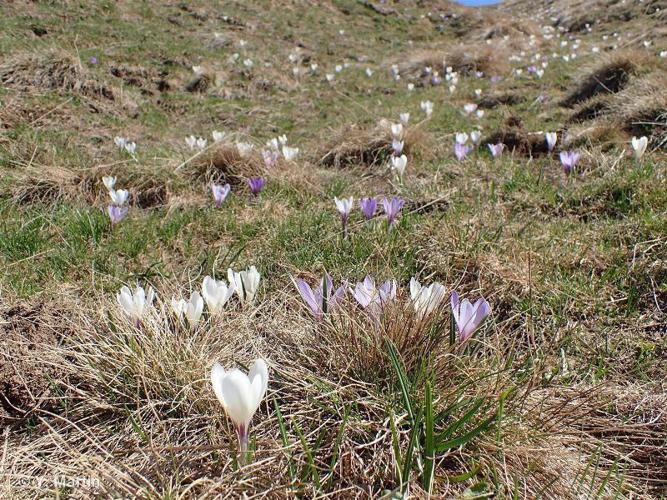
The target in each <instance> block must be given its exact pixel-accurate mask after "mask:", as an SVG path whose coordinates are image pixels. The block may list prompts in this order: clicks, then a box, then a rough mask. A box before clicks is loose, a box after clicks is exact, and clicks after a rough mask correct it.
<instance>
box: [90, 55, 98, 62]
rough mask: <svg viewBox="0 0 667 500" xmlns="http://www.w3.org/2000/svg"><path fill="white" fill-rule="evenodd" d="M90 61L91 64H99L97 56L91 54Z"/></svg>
mask: <svg viewBox="0 0 667 500" xmlns="http://www.w3.org/2000/svg"><path fill="white" fill-rule="evenodd" d="M89 61H90V64H97V57H95V56H91V57H90V59H89Z"/></svg>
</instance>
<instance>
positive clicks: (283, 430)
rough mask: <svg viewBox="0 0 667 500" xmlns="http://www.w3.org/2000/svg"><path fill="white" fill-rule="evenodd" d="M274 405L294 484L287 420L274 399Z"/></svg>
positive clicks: (294, 477)
mask: <svg viewBox="0 0 667 500" xmlns="http://www.w3.org/2000/svg"><path fill="white" fill-rule="evenodd" d="M273 404H274V406H275V407H276V417H277V418H278V427H279V428H280V438H281V440H282V442H283V448H285V454H287V472H288V473H289V477H290V480H291V482H292V483H293V482H294V481H295V480H296V472H295V471H294V458H293V457H292V453H291V452H289V451H288V448H289V439H288V438H287V428H286V427H285V419H284V418H283V414H282V413H281V411H280V407H279V406H278V400H277V399H275V398H274V399H273Z"/></svg>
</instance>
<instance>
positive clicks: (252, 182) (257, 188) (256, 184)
mask: <svg viewBox="0 0 667 500" xmlns="http://www.w3.org/2000/svg"><path fill="white" fill-rule="evenodd" d="M265 184H266V180H264V178H263V177H251V178H250V179H248V186H250V192H251V193H252V194H253V195H254V196H259V193H260V192H261V191H262V189H264V185H265Z"/></svg>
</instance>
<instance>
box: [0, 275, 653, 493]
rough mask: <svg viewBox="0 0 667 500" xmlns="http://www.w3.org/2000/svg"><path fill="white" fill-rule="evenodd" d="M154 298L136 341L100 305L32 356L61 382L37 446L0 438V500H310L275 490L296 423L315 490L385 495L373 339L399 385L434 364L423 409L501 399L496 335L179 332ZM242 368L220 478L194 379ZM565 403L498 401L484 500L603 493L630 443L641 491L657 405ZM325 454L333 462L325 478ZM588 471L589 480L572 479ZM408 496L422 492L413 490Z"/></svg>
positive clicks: (227, 318)
mask: <svg viewBox="0 0 667 500" xmlns="http://www.w3.org/2000/svg"><path fill="white" fill-rule="evenodd" d="M170 290H173V293H177V291H176V287H173V286H170V285H169V284H167V283H163V284H162V286H161V287H160V291H161V293H163V294H164V295H163V296H162V299H161V300H160V299H158V300H159V301H158V303H157V309H156V310H155V312H154V313H152V314H151V316H150V317H149V318H147V319H145V320H144V322H143V325H142V326H140V327H139V328H135V327H133V326H131V325H130V324H129V322H128V321H127V319H126V318H125V317H124V316H123V315H122V314H120V313H119V312H118V310H117V307H116V305H115V301H113V300H112V299H105V298H101V304H98V305H94V304H90V306H86V307H85V308H84V309H81V308H79V310H78V311H77V312H75V311H71V314H69V317H68V319H65V317H64V316H63V317H62V318H60V322H61V326H62V327H65V328H64V329H63V330H62V331H63V332H64V334H63V339H62V345H61V346H60V347H58V348H56V349H54V350H50V351H41V350H40V351H35V353H34V361H35V363H36V364H37V365H40V364H43V363H48V364H49V365H51V366H55V365H57V366H58V367H59V370H60V371H61V372H62V374H61V376H60V378H59V381H58V383H57V385H56V386H55V387H57V389H56V390H52V391H51V392H50V393H48V394H47V395H46V398H45V399H44V400H42V401H40V404H38V405H37V406H36V408H34V409H33V413H32V418H33V420H34V425H35V426H37V428H38V429H40V435H39V436H38V437H36V438H35V437H30V436H29V435H28V434H24V433H23V432H22V431H21V428H20V427H18V428H16V429H15V431H16V432H14V433H12V435H11V437H10V438H9V439H10V445H9V447H8V448H6V458H5V464H6V465H5V477H6V478H7V481H5V482H3V484H2V488H3V492H4V493H3V494H5V495H10V496H13V495H15V494H17V493H18V492H19V491H22V492H32V493H35V494H44V493H45V492H47V491H49V490H51V491H52V488H51V485H50V484H42V485H38V483H37V482H33V483H30V484H29V485H28V487H26V486H25V485H24V484H23V483H20V478H21V477H33V478H36V477H40V476H44V477H53V476H57V475H63V476H68V477H88V478H92V480H93V481H94V482H92V483H91V484H90V485H88V486H86V485H84V486H83V488H82V489H80V490H78V491H81V492H82V493H88V494H102V493H105V494H114V495H129V496H136V495H142V494H154V495H164V494H167V493H168V492H170V491H172V488H176V484H175V483H174V482H173V478H174V477H178V478H179V482H180V484H183V481H185V482H186V483H188V484H189V486H188V487H187V488H186V490H183V489H178V491H179V492H181V493H183V492H184V491H187V492H188V493H189V494H192V495H195V496H202V495H204V496H205V495H213V494H221V495H238V494H241V492H243V491H245V492H247V491H248V490H250V491H258V492H261V491H264V492H269V491H271V492H273V493H274V494H276V495H281V496H282V495H288V494H290V492H294V491H301V492H302V493H303V494H307V495H311V494H314V493H315V491H314V490H312V489H311V488H312V485H311V486H308V485H302V486H297V485H290V480H289V475H288V474H287V468H288V464H289V463H291V464H292V466H293V467H296V468H297V470H303V469H304V468H306V467H307V465H306V461H307V456H306V454H304V451H303V448H302V446H301V444H300V441H299V439H298V437H297V433H296V432H295V429H296V426H297V425H298V427H299V428H300V429H301V431H302V432H303V433H304V435H305V436H306V439H307V440H308V441H309V442H310V443H311V444H312V443H314V442H315V441H316V440H317V442H318V443H319V445H318V446H317V448H316V449H315V450H314V451H313V453H314V456H315V460H316V462H315V463H316V464H317V467H318V469H320V474H321V480H322V482H325V481H327V482H329V481H331V483H330V487H331V491H333V492H336V493H337V494H340V495H347V494H368V495H371V496H375V495H378V494H380V493H381V492H382V491H383V490H384V489H387V488H389V489H391V488H394V487H396V484H395V479H394V478H395V476H394V471H393V467H394V465H393V463H394V457H393V456H392V451H391V450H392V436H391V432H390V431H389V426H388V423H387V418H388V409H389V406H388V405H389V404H391V405H392V406H393V407H394V408H396V407H395V406H394V405H395V402H394V403H391V402H392V401H393V397H392V396H390V393H391V391H392V386H393V382H392V380H393V376H388V375H390V371H391V368H390V367H391V365H390V363H389V361H388V359H387V357H386V350H385V349H383V347H382V344H383V342H384V341H385V340H386V339H391V340H393V341H394V342H395V343H396V345H397V349H398V351H399V353H400V355H401V358H402V360H403V362H404V363H405V366H406V368H407V369H408V370H409V371H414V370H416V369H418V368H419V365H420V363H421V362H422V361H423V360H424V357H428V358H431V359H432V360H433V361H434V366H435V367H436V368H435V373H434V375H435V378H434V380H435V385H436V394H437V399H436V401H437V403H436V404H437V405H438V407H439V408H442V407H444V406H445V405H447V404H451V402H452V398H474V397H482V398H484V399H485V400H486V401H487V405H489V410H488V411H490V409H491V408H493V407H494V406H495V403H494V400H495V397H494V396H491V395H494V394H495V395H498V394H500V393H501V392H502V391H504V390H506V389H508V388H510V387H512V385H513V383H512V380H513V379H514V377H515V376H516V373H515V370H514V369H510V368H509V367H508V366H506V365H505V362H504V361H503V359H505V357H504V353H506V352H507V350H508V345H507V343H508V340H509V342H510V343H513V342H512V341H511V340H510V339H509V338H508V337H507V336H506V333H507V332H506V333H505V334H503V335H502V336H501V335H496V334H493V333H492V332H488V333H487V334H486V335H484V336H482V337H480V338H479V340H478V341H477V340H476V341H473V342H472V343H471V344H470V346H469V352H464V351H463V350H462V349H461V348H460V347H449V346H448V342H447V341H445V342H442V341H441V340H444V339H447V338H448V334H447V333H444V336H443V337H441V340H438V338H439V337H438V335H443V333H442V331H443V329H444V331H445V332H446V331H447V330H446V328H444V323H443V322H442V319H438V318H430V319H429V320H428V321H427V320H422V319H419V318H416V317H415V316H414V314H413V313H412V312H411V309H409V308H406V309H401V308H400V307H399V308H397V309H394V310H393V311H390V312H389V316H388V317H387V319H386V321H385V322H383V323H382V326H380V327H379V329H377V328H376V327H374V326H373V325H371V324H369V323H368V320H367V319H365V318H364V316H363V315H362V314H357V313H354V312H352V311H353V310H352V309H350V310H349V311H348V312H343V313H342V314H343V316H341V317H339V318H338V319H333V320H332V322H330V323H329V322H326V323H323V324H317V323H316V322H314V321H310V320H305V318H304V317H300V315H297V314H295V312H294V307H295V304H293V303H292V300H293V299H290V302H288V303H287V304H273V305H270V304H263V305H262V306H261V307H258V308H253V307H249V308H243V309H239V308H238V306H235V305H233V304H231V305H230V310H229V311H227V312H225V313H224V314H223V316H222V317H220V318H217V319H210V318H209V319H205V320H204V322H203V323H202V324H201V325H200V326H199V327H198V328H197V329H196V330H194V331H192V330H190V329H189V328H188V327H186V326H185V325H182V324H178V323H176V322H175V320H174V319H173V316H172V314H171V312H170V310H169V305H168V303H167V302H168V297H169V295H170ZM100 306H101V307H100ZM89 307H90V308H99V311H98V312H97V313H93V311H92V309H90V308H89ZM267 307H268V308H270V310H267ZM298 307H299V308H300V306H298ZM304 314H306V313H305V312H304ZM345 318H346V319H345ZM341 321H342V322H341ZM437 325H439V326H437ZM54 326H55V325H54ZM374 328H376V329H375V330H374ZM491 329H492V330H493V328H491ZM437 332H441V333H440V334H438V333H437ZM373 335H378V337H376V338H375V339H373ZM14 355H15V354H14V353H11V352H10V353H5V356H9V357H10V358H11V357H12V356H14ZM257 356H264V357H266V358H268V360H269V364H270V380H271V381H270V384H269V394H268V397H267V399H266V401H265V402H264V403H262V405H261V407H260V410H259V412H258V414H257V415H256V417H255V419H254V421H253V427H252V433H253V436H254V440H255V443H256V446H257V451H256V454H255V459H254V461H253V462H252V463H251V464H250V465H248V466H246V467H244V468H243V469H241V470H235V467H234V449H235V444H234V443H235V439H234V431H233V429H232V428H231V426H230V424H229V422H228V420H227V419H226V418H225V417H224V413H223V410H222V408H221V407H220V405H219V403H218V402H217V401H216V400H215V398H214V396H213V394H212V390H211V389H210V387H209V382H208V370H210V367H211V365H212V363H213V362H214V361H220V362H222V363H223V364H224V365H225V366H234V365H237V364H238V365H241V366H245V365H247V364H248V363H249V362H250V361H251V360H252V359H253V358H255V357H257ZM519 364H520V363H519ZM567 391H570V392H564V390H559V391H558V394H560V396H559V397H555V394H556V393H555V392H549V394H548V396H547V392H546V391H545V390H544V389H539V384H533V383H528V384H524V385H523V387H522V389H520V390H518V391H517V392H515V393H513V395H512V396H511V397H510V398H509V399H507V400H506V405H505V411H504V418H503V420H502V425H501V427H499V428H498V429H496V430H494V432H492V433H491V434H489V435H488V436H486V437H484V438H483V439H481V440H479V441H478V442H477V444H476V446H475V447H476V452H475V455H476V456H481V457H484V458H482V459H481V461H480V462H479V466H480V467H481V469H482V470H485V471H487V472H489V473H490V474H491V473H492V472H491V471H496V472H498V473H500V477H501V478H503V479H501V480H500V483H499V487H500V488H501V489H503V490H504V491H505V492H508V491H513V488H514V487H515V483H514V481H516V480H518V481H520V484H521V488H522V489H525V491H537V490H539V489H540V488H541V487H544V486H545V485H546V484H549V488H548V491H549V492H550V493H551V494H553V495H555V496H559V497H570V495H571V491H572V489H573V488H574V487H576V486H577V481H576V479H573V474H576V471H578V472H579V473H580V474H583V476H582V477H584V478H585V480H582V485H581V486H580V488H583V491H593V490H600V491H604V492H609V493H610V494H611V493H612V492H614V491H615V488H617V487H618V484H619V480H620V478H619V477H618V476H617V475H614V473H613V472H609V471H610V470H612V469H613V464H614V463H615V462H616V461H618V460H619V459H620V458H621V456H622V454H623V453H626V452H627V451H628V447H630V446H635V447H636V446H638V445H637V443H639V441H637V440H640V442H641V446H640V448H635V452H634V455H633V456H632V460H631V463H632V466H633V469H632V470H633V474H636V475H637V476H638V477H644V476H640V474H642V473H645V472H646V468H647V467H648V466H649V465H651V466H653V465H654V464H655V463H656V462H655V461H656V460H659V459H660V458H659V457H660V453H661V451H660V448H659V447H658V443H659V440H660V439H664V429H662V430H661V428H660V425H659V422H661V420H660V418H662V419H664V415H662V416H660V415H661V414H660V411H661V410H660V404H659V400H655V401H654V402H650V401H644V402H643V403H642V404H643V407H645V408H647V409H646V410H641V411H640V412H638V411H635V410H632V409H631V408H634V407H639V406H641V405H639V403H638V404H637V405H633V403H631V399H630V398H625V400H624V401H625V402H624V403H623V404H622V405H621V406H623V408H626V410H623V409H621V408H620V406H619V407H618V408H619V410H618V413H616V412H611V413H608V414H604V413H599V410H596V409H598V408H600V407H601V404H600V403H599V401H598V399H597V398H599V395H597V394H594V393H589V392H588V391H585V390H584V391H578V392H576V394H575V393H573V392H572V391H573V390H572V389H568V390H567ZM611 394H612V393H609V394H606V396H607V397H609V396H611ZM61 395H62V396H61ZM276 402H277V404H278V405H279V407H280V411H281V413H282V415H283V418H284V419H285V422H286V426H287V433H288V436H289V438H288V439H289V442H288V447H287V448H285V447H284V446H283V444H282V442H281V438H280V431H279V426H278V420H277V414H276V410H275V403H276ZM47 403H48V404H47ZM610 403H611V400H610ZM626 403H627V404H626ZM594 411H597V414H596V415H595V418H594V419H591V412H594ZM647 411H653V412H656V411H657V412H658V413H653V414H651V415H652V417H651V418H652V419H653V420H652V421H653V423H652V424H651V427H646V426H641V425H640V424H639V423H638V424H637V425H633V426H627V425H626V426H625V427H624V428H623V434H622V435H619V437H618V440H617V444H618V446H617V447H616V446H608V447H605V448H602V450H603V454H602V455H601V456H596V452H597V450H599V449H600V448H599V446H600V441H599V440H598V437H597V436H599V435H600V433H607V432H617V431H615V430H614V428H615V427H616V424H614V421H615V419H616V418H623V417H622V416H621V415H632V417H631V418H633V419H636V421H637V422H640V421H641V419H643V418H645V417H644V416H643V415H648V414H647V413H646V412H647ZM628 412H630V413H628ZM346 413H348V414H349V417H348V418H347V423H346V424H345V427H344V429H345V432H344V433H343V435H342V439H341V440H340V448H339V449H336V447H335V443H336V441H337V439H336V436H337V434H338V432H339V430H340V429H341V426H343V425H344V424H343V420H344V415H345V414H346ZM487 415H488V413H487ZM617 415H618V416H617ZM395 418H396V419H397V426H398V430H399V442H400V443H401V447H402V449H405V446H407V442H408V437H409V436H408V429H407V428H405V427H404V424H405V423H406V420H405V419H406V418H407V416H406V415H405V414H402V413H401V412H399V413H397V414H395ZM650 433H653V434H650ZM647 436H648V437H647ZM651 436H652V437H651ZM498 439H500V442H499V441H498ZM647 439H649V441H647ZM651 440H652V441H651ZM499 446H501V447H502V448H500V447H499ZM500 449H502V454H501V453H500ZM470 451H472V450H469V451H468V450H467V448H463V449H457V450H452V452H451V453H450V454H449V455H447V456H445V457H442V458H441V459H440V460H439V462H438V463H437V465H436V478H438V479H437V481H436V490H435V491H434V492H433V493H434V494H437V495H443V496H449V495H457V494H460V493H461V492H462V489H464V488H465V486H466V483H463V484H457V483H451V482H449V481H448V480H447V479H446V478H447V477H451V476H453V475H456V474H460V473H463V472H465V471H466V470H468V468H469V459H470V456H469V452H470ZM334 454H337V456H338V459H337V460H336V461H335V464H336V465H335V467H334V468H333V469H330V468H329V466H328V464H329V463H330V462H331V460H332V457H334ZM591 462H595V463H596V464H597V466H596V469H599V471H600V473H599V475H597V476H593V475H592V474H591V471H590V470H588V472H586V471H587V467H588V465H589V464H590V463H591ZM618 463H620V462H618ZM623 463H625V461H623ZM642 464H644V465H642ZM642 467H643V468H642ZM528 469H530V471H531V473H530V474H527V473H526V471H527V470H528ZM415 479H416V478H415ZM657 480H658V479H657V478H656V481H657ZM19 484H21V486H20V487H19V486H18V485H19ZM360 485H364V486H363V488H362V489H360ZM294 488H296V490H295V489H294ZM173 491H176V490H173ZM411 492H412V494H415V495H423V494H424V492H423V491H421V489H420V487H419V485H418V483H417V481H413V482H412V487H411Z"/></svg>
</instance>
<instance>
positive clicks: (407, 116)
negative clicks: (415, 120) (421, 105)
mask: <svg viewBox="0 0 667 500" xmlns="http://www.w3.org/2000/svg"><path fill="white" fill-rule="evenodd" d="M399 118H400V119H401V123H403V124H404V125H407V124H408V122H409V121H410V113H401V114H400V115H399Z"/></svg>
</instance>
